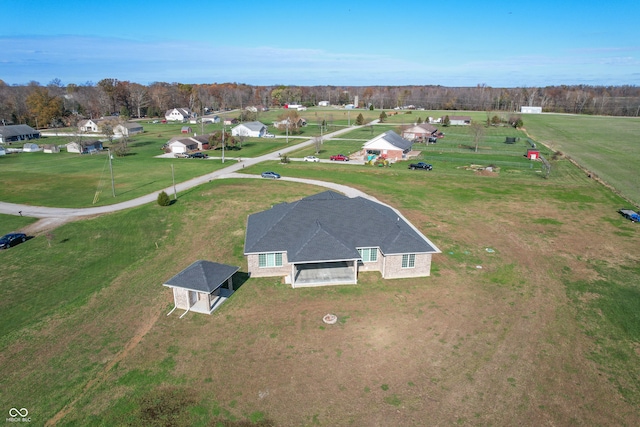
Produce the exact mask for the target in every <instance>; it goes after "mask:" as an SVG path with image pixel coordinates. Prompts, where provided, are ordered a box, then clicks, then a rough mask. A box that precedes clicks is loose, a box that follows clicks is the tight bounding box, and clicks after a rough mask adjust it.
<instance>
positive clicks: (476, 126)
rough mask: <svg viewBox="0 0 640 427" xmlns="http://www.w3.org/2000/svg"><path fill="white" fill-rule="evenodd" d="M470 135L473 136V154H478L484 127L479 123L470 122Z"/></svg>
mask: <svg viewBox="0 0 640 427" xmlns="http://www.w3.org/2000/svg"><path fill="white" fill-rule="evenodd" d="M471 135H473V143H474V145H475V147H476V150H475V152H476V153H477V152H478V145H480V141H481V140H482V138H483V137H484V126H483V125H482V123H480V122H476V121H473V122H471Z"/></svg>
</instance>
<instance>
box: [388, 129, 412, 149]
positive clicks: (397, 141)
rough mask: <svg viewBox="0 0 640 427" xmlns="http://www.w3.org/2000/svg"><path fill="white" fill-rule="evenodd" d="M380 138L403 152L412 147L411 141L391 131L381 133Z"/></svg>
mask: <svg viewBox="0 0 640 427" xmlns="http://www.w3.org/2000/svg"><path fill="white" fill-rule="evenodd" d="M381 138H382V139H384V140H385V141H387V142H388V143H389V144H391V145H393V146H395V147H398V148H399V149H401V150H403V151H404V150H407V149H409V148H411V146H412V145H413V143H412V142H411V141H407V140H406V139H404V138H403V137H401V136H400V135H398V134H397V133H395V132H394V131H392V130H388V131H386V132H385V133H383V134H382V136H381Z"/></svg>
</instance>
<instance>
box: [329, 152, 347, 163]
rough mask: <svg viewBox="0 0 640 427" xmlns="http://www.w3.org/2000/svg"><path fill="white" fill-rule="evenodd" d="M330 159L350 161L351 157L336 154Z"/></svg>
mask: <svg viewBox="0 0 640 427" xmlns="http://www.w3.org/2000/svg"><path fill="white" fill-rule="evenodd" d="M329 160H336V161H339V162H348V161H349V158H348V157H347V156H345V155H344V154H336V155H335V156H331V157H330V158H329Z"/></svg>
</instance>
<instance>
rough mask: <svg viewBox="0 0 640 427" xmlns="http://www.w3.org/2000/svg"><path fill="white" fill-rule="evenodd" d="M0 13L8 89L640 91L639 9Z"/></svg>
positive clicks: (614, 4) (114, 3) (330, 7)
mask: <svg viewBox="0 0 640 427" xmlns="http://www.w3.org/2000/svg"><path fill="white" fill-rule="evenodd" d="M0 6H2V10H3V15H4V16H3V24H2V26H1V27H0V45H1V46H2V49H1V53H0V79H2V80H3V81H4V82H5V83H7V84H25V83H28V82H29V81H32V80H35V81H38V82H40V83H41V84H43V85H45V84H47V83H49V82H50V81H51V80H53V79H55V78H58V79H60V80H61V81H62V83H63V84H65V85H66V84H69V83H75V84H84V83H86V82H93V83H96V82H98V81H99V80H101V79H103V78H116V79H118V80H128V81H132V82H138V83H141V84H149V83H152V82H154V81H163V82H181V83H216V82H217V83H222V82H237V83H247V84H252V85H274V84H284V85H353V86H363V85H414V84H415V85H431V84H433V85H443V86H476V85H478V84H486V85H488V86H492V87H516V86H527V87H532V86H547V85H561V84H567V85H573V84H587V85H640V25H639V24H638V22H639V21H640V1H638V0H628V1H618V0H613V1H609V2H584V1H580V2H579V1H574V0H569V1H561V0H555V1H547V0H537V1H530V2H521V1H514V0H511V1H495V0H486V1H467V0H458V1H455V2H447V1H442V0H439V1H429V0H422V1H414V0H404V1H390V0H388V1H384V2H383V1H349V0H343V1H334V0H320V1H303V0H300V1H280V0H275V1H267V0H263V1H253V0H243V1H242V2H230V1H226V2H221V1H216V0H210V1H207V2H203V1H199V0H193V1H186V2H175V1H165V0H156V1H153V2H138V1H136V0H128V1H121V0H109V1H100V2H87V1H76V0H60V1H58V2H54V1H51V0H0Z"/></svg>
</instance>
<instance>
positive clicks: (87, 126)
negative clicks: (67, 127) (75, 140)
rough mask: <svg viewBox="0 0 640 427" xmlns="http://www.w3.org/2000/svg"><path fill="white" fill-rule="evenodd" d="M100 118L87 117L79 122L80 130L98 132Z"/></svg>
mask: <svg viewBox="0 0 640 427" xmlns="http://www.w3.org/2000/svg"><path fill="white" fill-rule="evenodd" d="M98 121H99V120H93V119H85V120H80V121H79V122H78V130H79V131H80V132H98V131H99V130H100V126H98Z"/></svg>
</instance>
